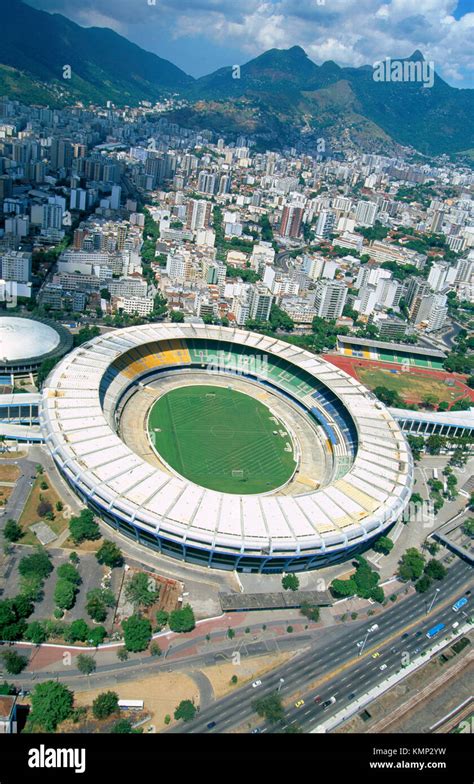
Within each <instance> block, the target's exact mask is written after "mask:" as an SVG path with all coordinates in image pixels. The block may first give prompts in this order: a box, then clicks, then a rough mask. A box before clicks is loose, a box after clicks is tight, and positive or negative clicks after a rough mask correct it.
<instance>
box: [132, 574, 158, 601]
mask: <svg viewBox="0 0 474 784" xmlns="http://www.w3.org/2000/svg"><path fill="white" fill-rule="evenodd" d="M150 583H152V584H153V585H154V582H153V580H150V577H149V575H147V574H145V572H138V574H134V575H133V577H132V578H131V580H130V581H129V582H128V583H127V586H126V588H125V595H126V597H127V599H129V601H131V602H132V603H133V604H134V605H137V606H138V607H140V606H143V607H151V605H152V604H154V603H155V602H156V601H157V599H158V596H159V593H160V592H159V590H158V591H157V590H156V589H155V588H154V587H151V586H150Z"/></svg>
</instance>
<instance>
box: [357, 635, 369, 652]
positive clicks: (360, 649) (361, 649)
mask: <svg viewBox="0 0 474 784" xmlns="http://www.w3.org/2000/svg"><path fill="white" fill-rule="evenodd" d="M369 634H370V629H367V634H366V635H365V637H364V642H363V643H362V645H361V646H360V648H359V654H358V655H359V656H362V651H363V650H364V648H365V643H366V642H367V637H368V636H369Z"/></svg>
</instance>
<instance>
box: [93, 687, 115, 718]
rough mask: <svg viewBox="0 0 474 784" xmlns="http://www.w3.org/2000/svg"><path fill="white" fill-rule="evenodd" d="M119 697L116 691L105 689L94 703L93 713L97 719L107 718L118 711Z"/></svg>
mask: <svg viewBox="0 0 474 784" xmlns="http://www.w3.org/2000/svg"><path fill="white" fill-rule="evenodd" d="M118 701H119V697H118V694H117V693H116V692H115V691H103V692H101V693H100V694H98V695H97V697H96V698H95V700H94V702H93V703H92V713H93V714H94V716H95V718H96V719H107V718H108V717H109V716H112V714H113V713H117V711H118V709H119V706H118Z"/></svg>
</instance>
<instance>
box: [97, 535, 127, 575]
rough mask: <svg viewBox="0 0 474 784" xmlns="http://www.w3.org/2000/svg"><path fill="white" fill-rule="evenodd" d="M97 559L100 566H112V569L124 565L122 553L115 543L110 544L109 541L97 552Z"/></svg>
mask: <svg viewBox="0 0 474 784" xmlns="http://www.w3.org/2000/svg"><path fill="white" fill-rule="evenodd" d="M96 558H97V560H98V562H99V563H100V564H105V565H106V566H110V568H111V569H113V568H114V567H118V566H122V564H123V555H122V551H121V550H120V548H119V547H117V545H116V544H114V542H110V541H108V540H107V539H106V540H105V542H104V544H103V545H102V547H100V548H99V550H97V553H96Z"/></svg>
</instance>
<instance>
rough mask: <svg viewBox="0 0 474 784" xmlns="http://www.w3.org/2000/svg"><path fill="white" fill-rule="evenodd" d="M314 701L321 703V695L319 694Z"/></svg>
mask: <svg viewBox="0 0 474 784" xmlns="http://www.w3.org/2000/svg"><path fill="white" fill-rule="evenodd" d="M314 701H315V702H321V695H320V694H318V696H317V697H315V698H314Z"/></svg>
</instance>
